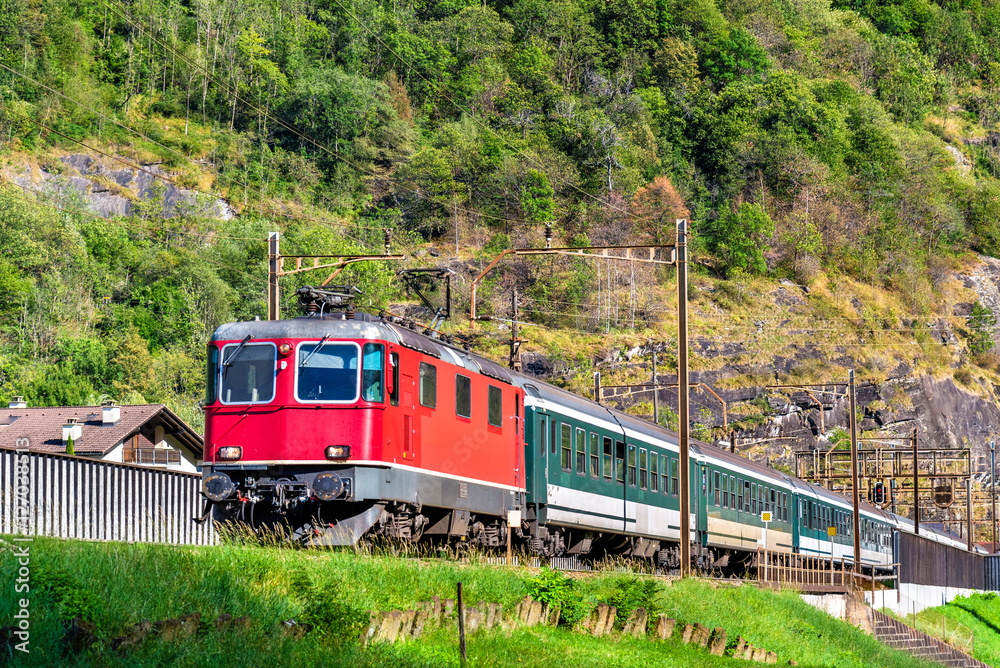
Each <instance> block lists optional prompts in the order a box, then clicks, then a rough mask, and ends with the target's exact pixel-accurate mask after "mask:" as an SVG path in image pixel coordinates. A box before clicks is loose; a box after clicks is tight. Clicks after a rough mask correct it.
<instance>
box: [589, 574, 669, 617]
mask: <svg viewBox="0 0 1000 668" xmlns="http://www.w3.org/2000/svg"><path fill="white" fill-rule="evenodd" d="M659 590H660V588H659V586H658V585H657V582H656V580H653V579H649V578H639V577H636V576H634V575H627V576H620V577H618V578H615V579H614V580H612V581H611V583H610V591H607V592H605V593H604V594H603V599H604V600H603V601H602V602H604V603H607V604H608V605H610V606H614V607H615V608H617V609H618V612H617V613H616V614H617V616H616V617H615V619H616V622H617V623H618V624H624V623H625V622H626V621H627V620H628V617H629V615H631V614H632V612H633V611H635V609H636V608H645V610H646V612H647V614H648V615H649V618H650V619H655V618H656V614H657V612H658V610H659V605H658V603H657V594H658V592H659Z"/></svg>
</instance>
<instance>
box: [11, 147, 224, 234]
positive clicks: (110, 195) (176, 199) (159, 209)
mask: <svg viewBox="0 0 1000 668" xmlns="http://www.w3.org/2000/svg"><path fill="white" fill-rule="evenodd" d="M129 163H131V165H130V164H129ZM25 167H26V169H25V170H24V171H20V172H16V173H14V174H12V175H11V176H12V180H13V181H14V182H15V183H16V184H17V185H19V186H21V187H22V188H24V189H26V190H34V191H37V192H39V193H41V194H42V195H43V196H46V197H54V198H56V199H58V200H60V201H62V202H66V201H67V200H69V201H70V203H71V204H72V205H74V206H82V207H84V208H87V209H89V210H90V211H92V212H93V213H95V214H97V215H98V216H102V217H104V218H110V217H112V216H128V215H130V214H132V213H134V212H136V210H137V209H138V208H139V207H141V206H149V207H153V210H154V211H155V213H156V214H157V215H160V216H163V217H165V218H172V217H175V216H179V215H186V216H198V217H204V218H216V219H219V220H230V219H231V218H233V216H234V212H233V210H232V209H231V208H230V207H229V205H228V204H226V203H225V202H224V201H223V200H222V199H219V198H217V197H210V196H208V195H205V194H203V193H200V192H197V191H194V190H188V189H186V188H181V187H179V186H177V185H175V183H174V182H172V181H173V180H172V179H171V177H170V174H168V173H167V172H166V171H164V170H163V169H161V168H160V166H159V165H153V164H150V165H143V164H139V163H136V162H135V161H132V160H128V161H126V162H118V161H115V160H111V159H109V158H93V157H91V156H89V155H82V154H74V155H67V156H63V157H62V158H60V159H59V163H56V164H55V165H49V166H48V168H45V167H40V168H39V169H38V172H37V174H32V170H31V168H30V167H29V166H27V165H26V166H25ZM56 167H58V168H56Z"/></svg>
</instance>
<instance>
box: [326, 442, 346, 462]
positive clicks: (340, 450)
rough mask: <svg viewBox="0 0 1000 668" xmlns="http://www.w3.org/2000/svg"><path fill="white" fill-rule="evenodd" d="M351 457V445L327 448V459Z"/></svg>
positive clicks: (329, 446)
mask: <svg viewBox="0 0 1000 668" xmlns="http://www.w3.org/2000/svg"><path fill="white" fill-rule="evenodd" d="M350 456H351V446H349V445H328V446H326V458H327V459H347V458H348V457H350Z"/></svg>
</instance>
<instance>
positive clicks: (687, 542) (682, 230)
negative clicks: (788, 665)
mask: <svg viewBox="0 0 1000 668" xmlns="http://www.w3.org/2000/svg"><path fill="white" fill-rule="evenodd" d="M687 293H688V279H687V220H684V219H683V218H678V219H677V414H678V420H679V429H678V441H679V443H678V446H679V449H680V462H679V463H680V487H681V489H680V494H681V498H680V506H681V507H680V511H681V517H680V529H681V536H680V545H681V577H687V576H689V575H691V476H690V471H689V470H688V469H689V467H690V465H691V456H690V451H689V447H690V434H689V433H688V432H689V424H688V423H689V417H688V413H689V408H690V405H689V403H688V398H689V397H688V393H689V388H688V312H687V306H688V305H687Z"/></svg>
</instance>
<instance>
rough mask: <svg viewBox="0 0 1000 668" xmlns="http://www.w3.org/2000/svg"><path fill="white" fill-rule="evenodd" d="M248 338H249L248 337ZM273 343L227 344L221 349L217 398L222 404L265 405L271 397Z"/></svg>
mask: <svg viewBox="0 0 1000 668" xmlns="http://www.w3.org/2000/svg"><path fill="white" fill-rule="evenodd" d="M248 338H249V337H248ZM277 358H278V349H277V347H275V345H274V344H273V343H230V344H228V345H226V346H223V348H222V370H221V373H220V376H221V382H220V383H219V398H220V399H221V400H222V403H224V404H265V403H268V402H269V401H271V400H272V399H274V378H275V373H274V366H275V362H276V361H277Z"/></svg>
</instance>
